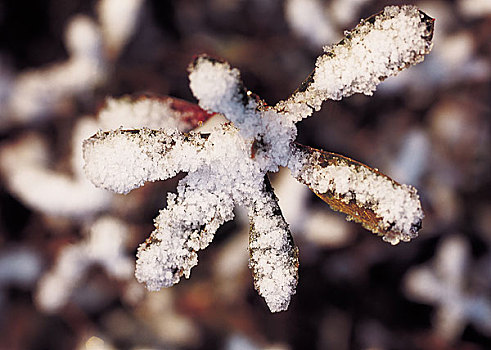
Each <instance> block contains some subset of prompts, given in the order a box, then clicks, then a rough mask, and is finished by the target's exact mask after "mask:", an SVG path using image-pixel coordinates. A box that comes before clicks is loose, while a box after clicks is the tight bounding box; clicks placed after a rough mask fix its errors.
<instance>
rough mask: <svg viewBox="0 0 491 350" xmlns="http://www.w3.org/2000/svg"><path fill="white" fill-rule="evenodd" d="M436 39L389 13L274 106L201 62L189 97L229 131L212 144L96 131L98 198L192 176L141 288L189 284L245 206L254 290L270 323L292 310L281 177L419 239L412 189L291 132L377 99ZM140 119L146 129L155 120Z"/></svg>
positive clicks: (414, 16) (88, 147) (154, 133)
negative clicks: (328, 107) (103, 192)
mask: <svg viewBox="0 0 491 350" xmlns="http://www.w3.org/2000/svg"><path fill="white" fill-rule="evenodd" d="M432 34H433V19H431V18H430V17H428V16H427V15H425V14H424V13H423V12H421V11H419V10H418V9H417V8H416V7H413V6H402V7H397V6H389V7H386V8H385V9H384V11H382V12H381V13H379V14H377V15H374V16H372V17H370V18H368V19H366V20H363V21H361V23H360V24H359V25H358V26H357V27H356V28H355V29H353V30H352V31H351V32H349V33H346V36H345V38H344V39H343V40H342V41H341V42H340V43H338V44H336V45H332V46H326V47H325V48H324V54H322V55H321V56H319V57H318V59H317V62H316V66H315V70H314V71H313V72H312V74H311V75H310V76H309V77H308V78H307V79H306V80H305V82H304V83H303V84H302V85H301V86H300V88H299V89H298V90H297V91H296V92H294V93H293V94H292V96H291V97H290V98H288V99H287V100H285V101H280V102H279V103H278V104H277V105H276V106H274V107H270V106H268V105H267V104H266V103H265V102H264V101H262V100H261V99H260V98H259V97H258V96H256V95H254V94H253V93H252V92H251V91H249V90H247V89H246V88H245V87H244V84H243V83H242V80H241V78H240V73H239V71H238V70H237V69H236V68H232V67H231V66H230V65H229V64H228V63H226V62H223V61H220V60H217V59H214V58H211V57H208V56H206V55H201V56H198V57H197V58H196V59H195V60H194V62H192V63H191V64H190V66H189V80H190V88H191V90H192V92H193V94H194V96H195V97H196V98H197V100H198V102H199V106H200V107H201V108H202V109H203V110H204V111H208V112H209V113H219V114H222V115H224V116H225V117H226V118H227V119H228V120H229V121H230V122H229V123H227V124H225V125H221V126H218V127H216V128H215V129H214V130H213V131H212V132H210V133H207V134H202V133H198V132H193V131H190V132H189V133H183V132H181V131H179V130H178V129H176V128H163V129H149V128H136V127H135V128H132V129H126V128H118V129H115V130H111V131H100V132H98V133H97V134H95V135H94V136H93V137H91V138H90V139H88V140H86V141H85V143H84V159H85V171H86V174H87V176H88V177H89V179H90V180H91V181H92V182H93V183H94V184H95V185H97V186H98V187H102V188H106V189H109V190H112V191H114V192H118V193H127V192H129V191H131V190H133V189H135V188H137V187H140V186H142V185H143V184H144V183H145V182H146V181H156V180H165V179H168V178H170V177H173V176H175V175H176V174H177V173H179V172H186V173H187V175H186V176H185V177H184V178H183V179H182V180H181V181H180V182H179V185H178V188H177V193H176V194H175V193H169V194H168V196H167V207H166V208H165V209H163V210H162V211H161V212H160V214H159V215H158V217H157V218H156V219H155V227H156V228H155V230H154V231H153V232H152V234H151V235H150V238H148V239H147V240H146V241H145V242H144V243H143V244H142V245H141V246H140V248H139V249H138V254H137V257H138V260H137V266H136V277H137V279H138V280H139V281H140V282H143V283H145V284H146V285H147V287H148V289H150V290H159V289H160V288H162V287H169V286H172V285H174V284H175V283H177V282H179V280H180V278H181V277H182V276H184V277H189V275H190V272H191V268H192V267H193V266H195V265H196V264H197V263H198V255H197V252H198V251H199V250H201V249H204V248H206V247H207V246H208V245H209V243H210V242H211V241H212V239H213V235H214V234H215V232H216V231H217V229H218V228H219V227H220V226H221V225H222V224H223V223H224V222H226V221H229V220H231V219H232V218H233V209H234V207H235V206H237V205H238V206H243V207H245V208H247V210H248V213H249V218H250V223H251V230H250V238H249V251H250V260H249V266H250V268H251V269H252V272H253V275H254V284H255V287H256V289H257V290H258V292H259V294H260V295H261V296H263V297H264V299H265V300H266V303H267V304H268V306H269V308H270V310H271V311H272V312H277V311H282V310H286V309H287V308H288V305H289V302H290V298H291V296H292V295H293V294H294V293H295V288H296V284H297V275H298V272H297V269H298V249H297V247H296V246H295V245H294V243H293V239H292V236H291V234H290V231H289V227H288V224H287V223H286V221H285V220H284V218H283V215H282V214H281V210H280V208H279V206H278V203H277V198H276V196H275V195H274V193H273V190H272V188H271V186H270V184H269V180H268V177H267V173H268V172H276V171H278V170H279V168H280V167H288V168H290V170H291V172H292V175H293V176H294V177H296V178H297V180H299V181H300V182H302V183H304V184H306V185H308V186H309V187H310V188H311V189H312V191H314V192H315V193H316V194H317V195H318V196H319V197H320V198H322V199H323V200H324V201H326V202H327V203H328V204H329V205H330V206H331V207H332V208H333V209H335V210H339V211H342V212H344V213H346V214H348V215H349V218H350V219H353V220H355V221H357V222H360V223H361V224H363V226H364V227H366V228H367V229H369V230H371V231H372V232H374V233H376V234H378V235H381V236H382V237H383V239H384V240H385V241H388V242H390V243H391V244H397V243H398V242H399V241H409V240H410V239H412V238H414V237H416V236H417V232H418V230H419V228H420V227H421V222H422V218H423V213H422V209H421V204H420V202H419V199H418V195H417V193H416V190H415V189H414V188H412V187H411V186H407V185H400V184H398V183H397V182H395V181H393V180H392V179H390V178H388V177H387V176H385V175H383V174H381V173H380V172H378V171H377V170H374V169H372V168H370V167H368V166H365V165H363V164H361V163H359V162H356V161H353V160H351V159H349V158H347V157H344V156H341V155H337V154H333V153H329V152H325V151H321V150H316V149H312V148H310V147H308V146H303V145H300V144H298V143H295V138H296V134H297V129H296V123H297V122H298V121H300V120H302V119H303V118H306V117H308V116H310V115H312V113H313V112H314V111H315V110H319V109H320V108H321V104H322V102H323V101H325V100H327V99H333V100H339V99H341V98H343V97H347V96H350V95H352V94H354V93H364V94H366V95H371V94H373V91H374V90H375V88H376V86H377V85H378V84H379V83H380V82H381V81H383V80H384V79H385V78H387V77H389V76H393V75H395V74H397V73H398V72H399V71H400V70H402V69H404V68H406V67H408V66H410V65H413V64H416V63H419V62H421V61H422V60H423V58H424V55H425V54H427V53H428V52H429V51H430V49H431V46H432V41H431V39H432ZM128 103H133V102H128ZM111 106H112V105H111V103H109V104H108V106H107V107H106V110H105V111H103V112H102V113H106V114H107V113H108V108H111ZM189 108H191V107H189ZM185 110H188V108H184V109H183V111H185ZM204 111H201V112H198V110H196V113H199V114H202V113H204ZM134 113H136V114H137V115H135V118H137V119H140V118H144V117H142V116H141V115H138V114H139V113H142V114H146V113H148V111H146V110H141V109H140V110H138V109H136V108H135V109H134ZM166 115H167V114H166V113H161V114H160V116H161V117H162V118H166ZM198 119H199V118H198ZM196 125H198V122H196Z"/></svg>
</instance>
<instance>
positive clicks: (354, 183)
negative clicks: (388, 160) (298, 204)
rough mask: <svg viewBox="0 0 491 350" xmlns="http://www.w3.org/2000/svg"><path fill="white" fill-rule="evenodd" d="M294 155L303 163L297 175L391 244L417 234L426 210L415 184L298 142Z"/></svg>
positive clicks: (295, 173) (296, 172)
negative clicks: (423, 208)
mask: <svg viewBox="0 0 491 350" xmlns="http://www.w3.org/2000/svg"><path fill="white" fill-rule="evenodd" d="M294 157H295V158H297V160H298V161H299V162H300V163H301V164H302V165H301V168H300V169H295V168H294V169H293V171H292V172H293V173H294V176H295V177H296V178H297V180H298V181H300V182H302V183H304V184H306V185H307V186H308V187H309V188H310V189H311V190H312V191H313V192H314V193H315V194H316V195H317V196H319V198H321V199H322V200H323V201H325V202H326V203H327V204H329V206H330V207H331V208H332V209H334V210H336V211H340V212H342V213H345V214H347V215H348V219H352V220H354V221H356V222H358V223H361V224H362V225H363V227H365V228H366V229H368V230H370V231H372V232H373V233H376V234H378V235H381V236H383V238H384V240H385V241H388V242H390V243H392V244H397V243H398V242H399V241H400V240H402V241H409V240H410V239H411V238H414V237H416V236H417V233H418V231H419V229H420V228H421V221H422V218H423V212H422V210H421V203H420V201H419V197H418V195H417V193H416V190H415V189H414V188H413V187H411V186H407V185H401V184H399V183H398V182H396V181H394V180H392V179H391V178H389V177H388V176H386V175H384V174H382V173H381V172H379V171H378V170H377V169H373V168H370V167H369V166H367V165H365V164H363V163H360V162H358V161H355V160H353V159H351V158H348V157H345V156H342V155H340V154H336V153H331V152H326V151H323V150H318V149H315V148H311V147H308V146H304V145H301V144H298V143H295V144H294Z"/></svg>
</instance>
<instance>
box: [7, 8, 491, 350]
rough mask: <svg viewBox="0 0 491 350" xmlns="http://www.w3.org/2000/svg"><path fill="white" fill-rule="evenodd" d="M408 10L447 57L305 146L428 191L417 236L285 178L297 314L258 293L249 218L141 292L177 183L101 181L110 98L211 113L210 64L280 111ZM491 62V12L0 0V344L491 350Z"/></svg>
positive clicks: (334, 118)
mask: <svg viewBox="0 0 491 350" xmlns="http://www.w3.org/2000/svg"><path fill="white" fill-rule="evenodd" d="M403 3H409V4H415V5H417V6H418V7H420V8H421V9H422V10H423V11H424V12H426V13H427V14H428V15H430V16H431V17H434V18H436V24H435V28H436V29H435V35H434V47H433V51H432V52H431V54H430V55H429V56H427V58H426V59H425V61H424V62H423V63H421V64H419V65H418V66H415V67H411V68H409V69H408V70H406V71H404V72H402V73H401V74H400V75H399V76H397V77H394V78H390V79H388V80H387V81H386V82H384V83H382V84H381V85H380V86H379V88H378V90H377V92H376V93H375V94H374V96H361V95H356V96H352V97H350V98H347V99H344V100H343V101H338V102H332V101H329V102H325V103H324V105H323V108H322V110H321V111H319V112H317V113H315V114H314V116H312V117H310V118H309V119H307V120H304V121H303V122H301V123H300V124H299V125H298V129H299V131H298V135H299V136H298V141H299V142H301V143H303V144H306V145H310V146H313V147H316V148H322V149H325V150H328V151H332V152H337V153H341V154H344V155H347V156H349V157H351V158H354V159H356V160H359V161H362V162H364V163H365V164H368V165H370V166H371V167H374V168H378V169H380V170H381V171H382V172H384V173H386V174H388V175H389V176H391V177H393V178H394V179H395V180H396V181H399V182H402V183H408V184H411V185H413V186H415V187H416V188H417V189H418V191H419V194H420V197H421V200H422V203H423V208H424V211H425V220H424V221H423V229H422V230H421V231H420V236H419V237H418V238H417V239H415V240H414V241H412V242H410V243H401V244H399V245H397V246H390V245H389V244H387V243H385V242H383V241H382V240H381V239H380V238H378V237H375V236H374V235H372V234H371V233H369V232H368V231H366V230H364V229H363V228H362V227H361V226H359V225H357V224H355V223H351V222H347V221H345V220H344V216H343V215H340V214H338V213H334V212H332V211H331V210H330V209H329V207H328V206H327V205H326V204H325V203H324V202H322V201H321V200H320V199H318V198H316V197H315V195H313V194H312V193H311V192H310V191H309V190H308V189H307V188H306V187H304V186H302V185H299V184H297V183H295V181H294V180H293V179H292V178H291V176H290V174H289V172H288V171H286V172H285V171H281V172H280V173H278V174H272V176H271V179H272V182H273V186H274V188H275V190H276V192H277V195H278V196H279V198H280V206H281V207H282V210H283V211H284V214H285V216H286V220H287V222H289V223H290V225H291V229H292V233H293V236H294V239H295V241H296V243H297V245H298V246H299V248H300V269H299V275H300V277H299V284H298V288H297V294H296V295H295V296H294V297H293V298H292V302H291V304H290V307H289V309H288V311H286V312H281V313H279V314H271V313H270V312H269V310H268V308H267V306H266V304H265V303H264V301H263V300H262V298H261V297H260V296H259V295H258V294H257V293H256V291H255V290H254V288H253V281H252V276H251V273H250V271H249V270H248V267H247V259H248V251H247V240H248V232H247V231H248V223H247V220H246V219H245V218H244V215H243V213H241V211H240V210H238V211H237V215H236V220H234V221H233V222H230V223H227V224H226V225H224V226H223V227H222V228H221V229H220V230H219V232H218V233H217V235H216V236H215V240H214V241H213V242H212V244H211V245H210V246H209V247H208V248H207V249H206V250H204V251H202V252H200V254H199V259H200V263H199V265H198V266H197V267H195V268H194V269H193V270H192V275H191V278H190V279H189V280H186V279H184V280H182V281H181V282H180V283H179V284H178V285H176V286H174V287H172V288H169V289H166V290H162V291H160V292H148V291H146V289H145V288H144V287H143V286H142V285H140V284H138V283H137V282H136V280H135V278H134V277H133V271H134V263H135V253H136V248H137V247H138V245H139V244H140V243H141V242H143V241H144V240H145V238H146V237H148V235H149V234H150V232H151V231H152V230H153V218H154V217H155V216H156V215H157V214H158V211H159V209H161V208H163V207H164V206H165V198H166V193H167V192H169V191H174V190H175V187H176V184H177V181H178V179H179V178H180V177H178V178H177V179H171V180H169V181H165V182H157V183H151V184H146V185H145V186H144V187H143V188H141V189H138V190H135V191H133V192H131V193H130V194H128V195H126V196H123V195H115V194H112V193H108V192H106V191H102V190H98V189H95V188H94V187H93V186H92V185H91V184H90V183H88V182H87V181H86V180H85V178H84V176H83V171H82V169H81V167H82V161H81V142H82V140H83V139H84V138H86V137H88V136H90V135H91V134H93V133H94V132H95V131H96V130H98V129H99V128H101V127H102V126H101V124H100V123H99V121H98V120H97V119H96V115H97V111H98V110H99V109H100V108H101V106H102V105H103V104H104V99H105V98H106V96H116V97H117V96H123V95H126V94H131V95H136V96H137V95H140V94H152V95H171V96H174V97H179V98H182V99H185V100H188V101H195V100H194V98H193V96H192V94H191V92H190V89H189V87H188V79H187V65H188V64H189V62H190V61H191V60H192V58H193V56H194V55H196V54H200V53H205V52H206V53H208V54H210V55H214V56H217V57H221V58H223V59H225V60H227V61H229V62H230V64H231V65H232V66H234V67H237V68H239V69H240V71H241V73H242V77H243V80H244V82H245V84H246V86H247V87H248V88H249V89H250V90H252V91H254V92H255V93H257V94H258V95H259V96H261V97H262V98H263V99H264V100H265V101H266V102H268V103H269V104H271V105H274V104H275V103H276V102H277V101H279V100H281V99H285V98H287V97H288V96H289V94H290V93H291V92H293V91H294V90H295V88H296V87H297V86H298V85H299V84H300V83H301V82H302V80H303V79H304V78H305V77H306V76H307V75H308V74H309V73H310V71H311V70H312V69H313V67H314V63H315V58H316V57H317V56H318V55H319V54H320V53H321V52H322V46H323V45H326V44H331V43H335V42H337V41H339V40H340V39H341V38H342V36H343V31H344V30H347V29H351V28H353V27H354V26H355V25H356V24H357V23H358V22H359V19H361V18H366V17H368V16H370V15H371V14H374V13H377V12H380V11H381V10H382V9H383V7H384V6H386V5H389V4H403ZM490 57H491V2H490V1H489V0H454V1H443V0H440V1H421V2H415V1H405V2H400V1H390V2H389V1H378V0H344V1H342V0H331V1H329V0H326V1H322V0H286V1H280V0H180V1H178V0H175V1H163V0H161V1H158V0H92V1H82V0H72V1H63V0H1V1H0V171H1V184H0V349H13V350H14V349H39V350H41V349H50V350H51V349H53V350H56V349H87V350H89V349H90V350H93V349H135V350H136V349H228V350H255V349H278V350H280V349H282V350H283V349H285V350H287V349H470V350H474V349H476V350H477V349H490V348H491V251H490V249H491V201H490V195H491V181H490V179H491V177H490V170H491V167H490V150H491V144H490V121H491V119H490V114H491V113H490V112H491V106H490V101H491V91H490V90H491V84H490V76H491V59H490ZM353 69H356V67H353Z"/></svg>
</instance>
